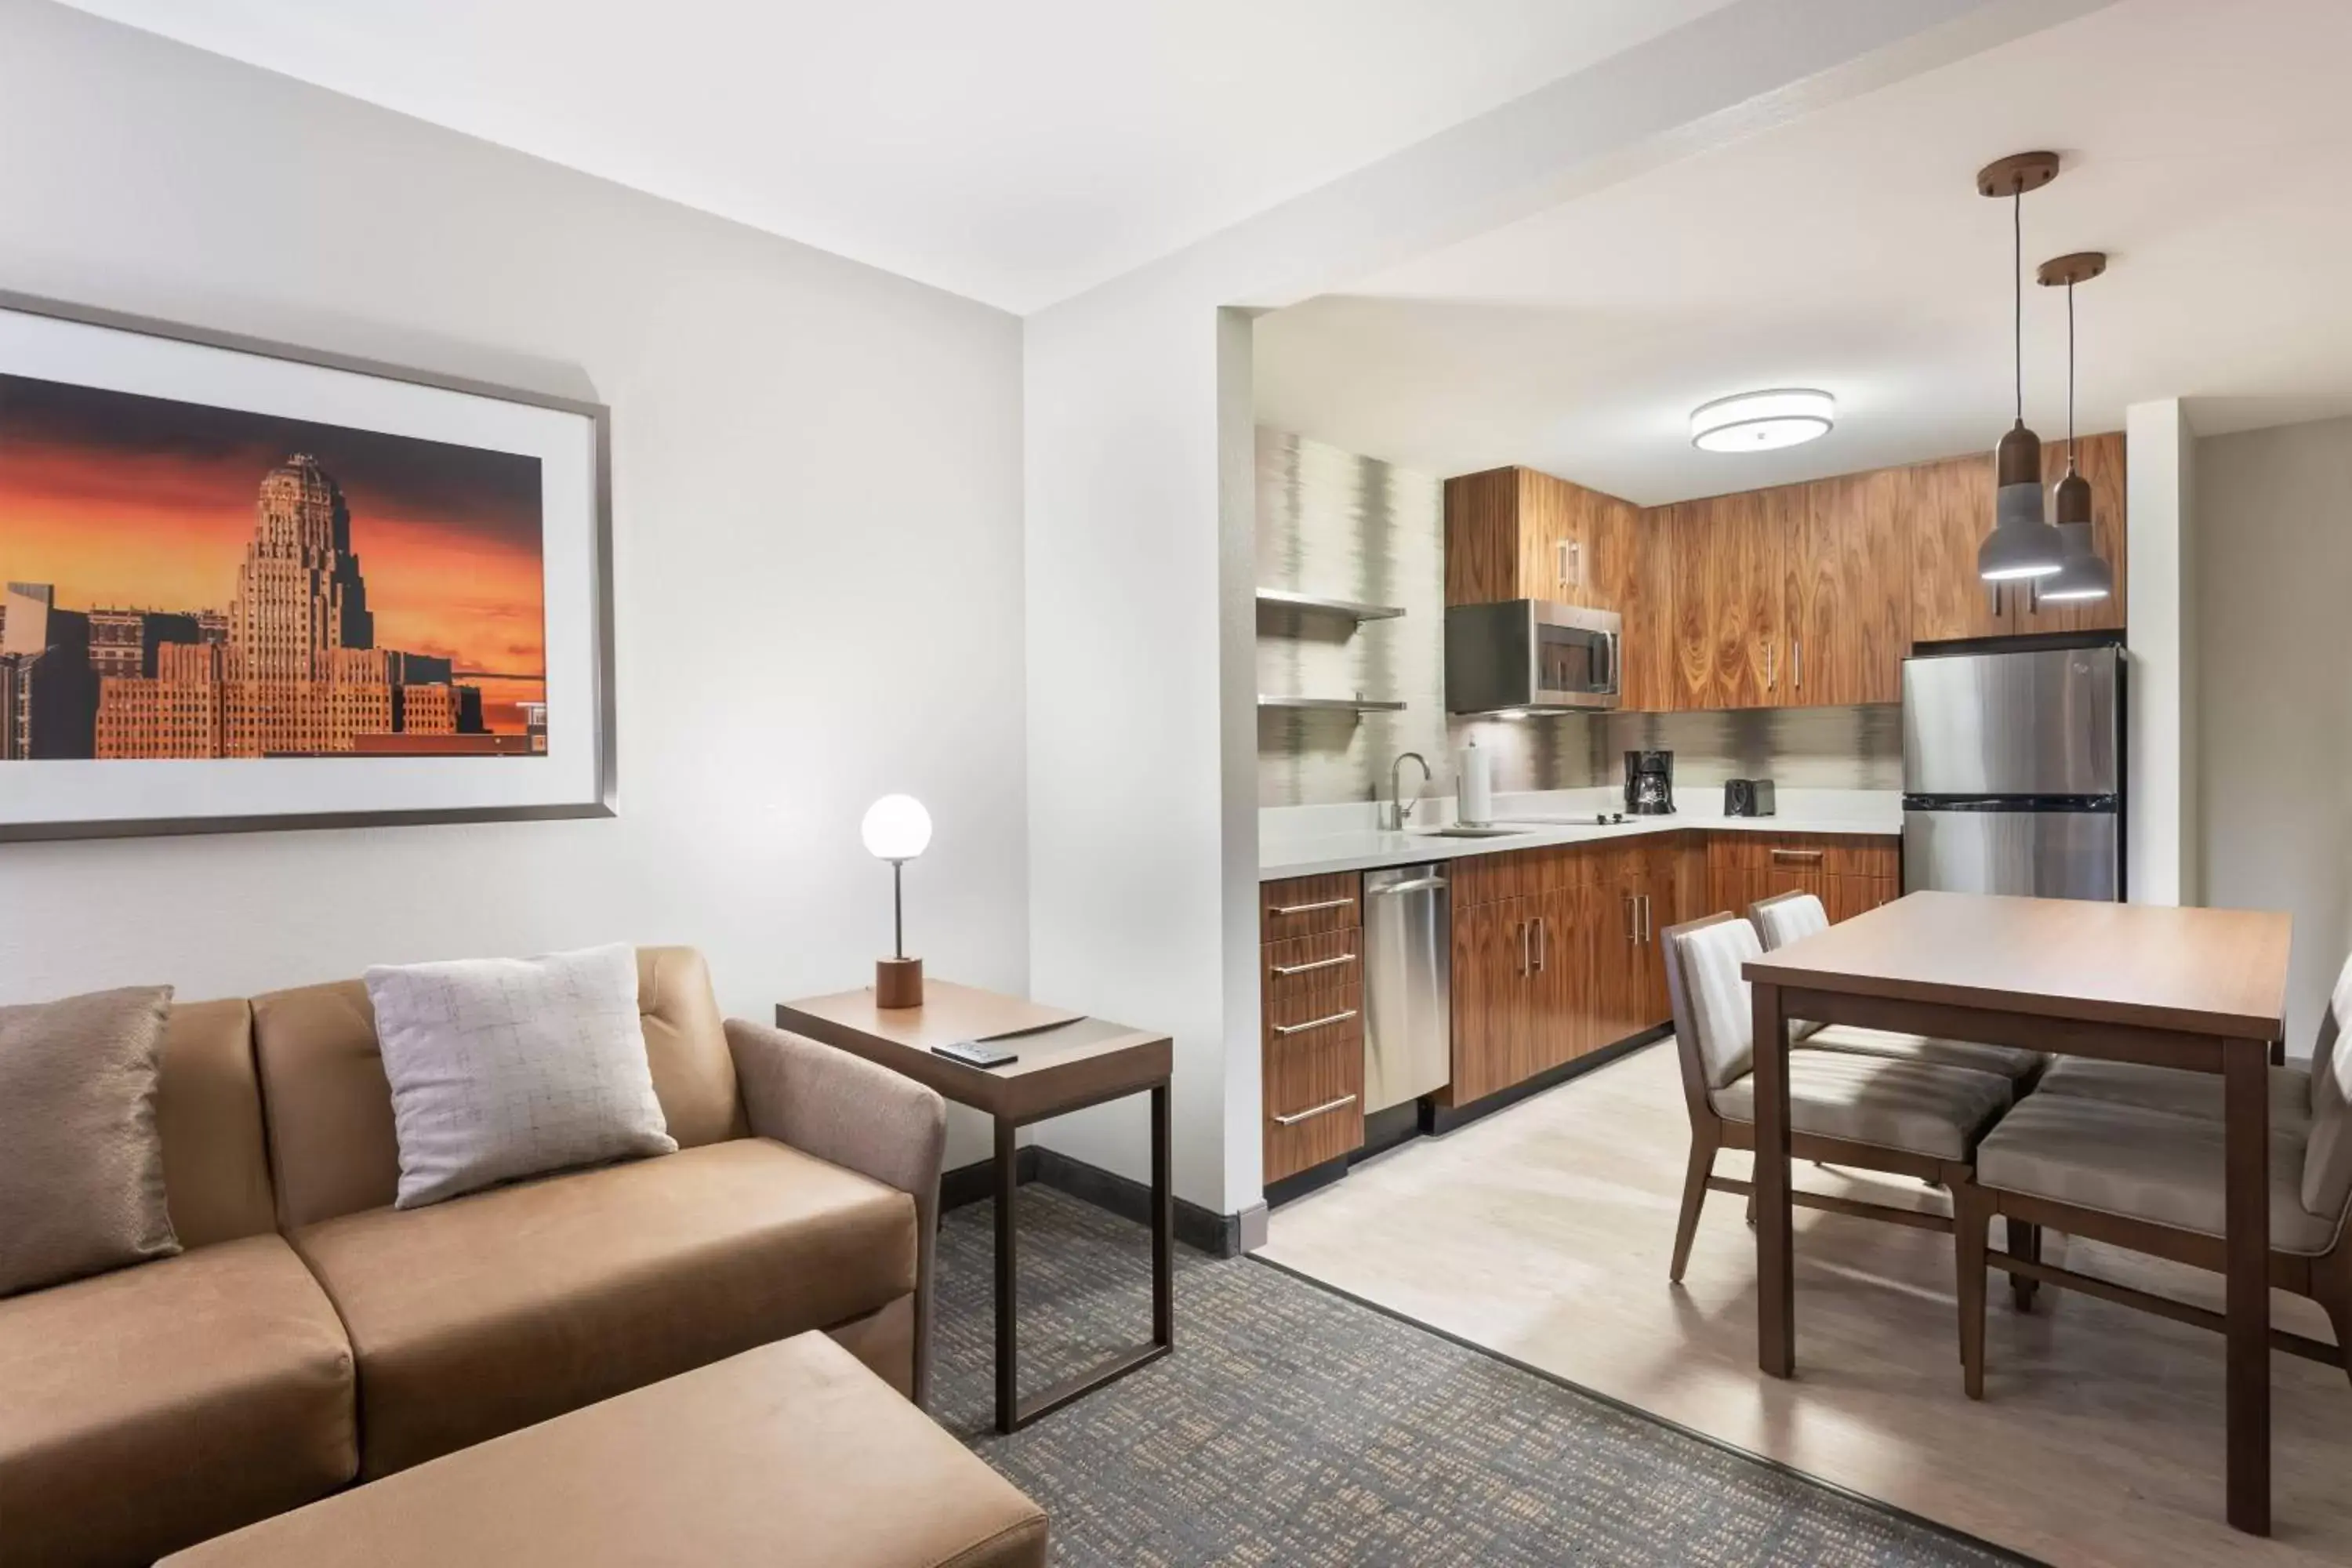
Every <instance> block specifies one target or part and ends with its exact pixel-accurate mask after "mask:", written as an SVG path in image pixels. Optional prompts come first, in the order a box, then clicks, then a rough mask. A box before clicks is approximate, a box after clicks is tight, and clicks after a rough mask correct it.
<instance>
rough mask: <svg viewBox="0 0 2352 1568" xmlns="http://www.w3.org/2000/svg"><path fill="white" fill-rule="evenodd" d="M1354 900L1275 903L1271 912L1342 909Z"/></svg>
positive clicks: (1290, 913)
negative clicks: (1315, 902)
mask: <svg viewBox="0 0 2352 1568" xmlns="http://www.w3.org/2000/svg"><path fill="white" fill-rule="evenodd" d="M1355 901H1356V900H1354V899H1352V898H1349V899H1325V900H1323V901H1322V902H1321V903H1319V904H1276V905H1275V906H1274V909H1273V910H1272V912H1273V913H1275V914H1277V915H1311V914H1314V913H1315V912H1316V911H1318V910H1344V909H1346V908H1348V907H1349V905H1351V904H1353V903H1354V902H1355Z"/></svg>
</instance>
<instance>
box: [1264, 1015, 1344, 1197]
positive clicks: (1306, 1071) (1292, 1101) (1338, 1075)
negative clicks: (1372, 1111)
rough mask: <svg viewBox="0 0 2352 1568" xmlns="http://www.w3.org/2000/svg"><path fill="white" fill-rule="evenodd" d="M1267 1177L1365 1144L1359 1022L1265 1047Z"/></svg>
mask: <svg viewBox="0 0 2352 1568" xmlns="http://www.w3.org/2000/svg"><path fill="white" fill-rule="evenodd" d="M1363 1143H1364V1042H1363V1034H1362V1031H1361V1028H1360V1026H1349V1027H1340V1028H1334V1029H1331V1030H1328V1031H1325V1032H1322V1033H1318V1034H1316V1035H1313V1036H1297V1037H1292V1038H1290V1039H1288V1040H1285V1041H1281V1042H1279V1043H1277V1044H1274V1045H1271V1046H1269V1047H1268V1049H1267V1056H1266V1065H1265V1180H1266V1181H1269V1182H1278V1181H1280V1180H1281V1179H1282V1178H1283V1177H1285V1176H1293V1175H1297V1173H1299V1172H1301V1171H1304V1170H1306V1169H1307V1167H1308V1166H1310V1165H1319V1164H1321V1163H1324V1162H1325V1161H1327V1160H1336V1159H1338V1158H1339V1156H1340V1155H1342V1154H1346V1153H1349V1152H1351V1151H1354V1150H1357V1149H1360V1148H1362V1147H1363Z"/></svg>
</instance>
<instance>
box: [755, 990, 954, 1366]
mask: <svg viewBox="0 0 2352 1568" xmlns="http://www.w3.org/2000/svg"><path fill="white" fill-rule="evenodd" d="M727 1045H728V1048H729V1049H730V1051H731V1052H732V1053H733V1054H734V1058H735V1077H736V1080H737V1082H738V1083H740V1085H741V1087H742V1094H743V1110H744V1113H745V1115H746V1116H747V1117H749V1119H750V1121H751V1131H753V1132H755V1133H757V1134H759V1135H760V1136H761V1137H762V1138H772V1139H774V1140H775V1141H776V1142H779V1143H788V1144H790V1145H792V1147H793V1148H795V1149H798V1150H800V1151H801V1152H803V1153H807V1154H814V1155H815V1156H816V1157H817V1158H818V1159H820V1160H824V1161H829V1162H830V1163H834V1164H835V1165H839V1166H842V1167H843V1168H844V1169H845V1170H851V1171H855V1172H856V1173H858V1174H859V1175H861V1176H868V1177H871V1178H872V1179H874V1180H875V1181H877V1182H880V1183H882V1184H884V1185H885V1186H890V1187H896V1188H897V1189H898V1191H900V1192H902V1193H905V1194H908V1196H910V1197H912V1198H913V1199H914V1200H915V1237H916V1241H915V1247H916V1253H915V1373H914V1375H915V1403H916V1404H917V1405H923V1406H925V1407H926V1408H928V1407H929V1398H930V1383H931V1273H932V1262H933V1255H934V1252H935V1250H936V1242H937V1237H938V1231H939V1217H940V1160H941V1159H942V1158H943V1156H944V1154H945V1152H946V1149H947V1101H945V1100H941V1099H940V1096H939V1094H938V1092H937V1091H936V1090H934V1089H927V1088H925V1087H924V1086H923V1085H921V1084H919V1083H917V1082H916V1081H915V1080H914V1079H910V1078H906V1077H902V1076H901V1075H899V1074H898V1073H895V1072H892V1071H891V1070H890V1069H889V1068H885V1067H877V1066H876V1065H875V1064H874V1063H872V1062H869V1061H866V1059H865V1058H862V1057H854V1056H851V1055H850V1054H849V1053H848V1052H847V1051H843V1050H836V1049H835V1048H834V1047H831V1046H827V1045H822V1044H819V1043H818V1042H817V1041H815V1040H812V1039H809V1038H808V1037H805V1036H802V1035H793V1034H787V1033H785V1032H784V1031H783V1030H782V1029H776V1028H771V1027H769V1026H767V1025H764V1024H754V1023H750V1022H748V1021H746V1020H744V1019H741V1018H730V1019H728V1020H727Z"/></svg>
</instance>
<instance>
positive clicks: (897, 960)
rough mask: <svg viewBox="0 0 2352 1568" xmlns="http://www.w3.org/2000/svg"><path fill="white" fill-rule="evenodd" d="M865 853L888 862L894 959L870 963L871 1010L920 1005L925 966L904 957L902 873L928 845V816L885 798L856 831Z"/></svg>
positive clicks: (905, 801) (903, 799) (912, 802)
mask: <svg viewBox="0 0 2352 1568" xmlns="http://www.w3.org/2000/svg"><path fill="white" fill-rule="evenodd" d="M857 831H858V834H859V836H860V837H863V838H864V839H865V840H866V853H867V854H869V855H871V856H873V857H874V858H876V859H877V860H887V861H889V862H890V934H891V947H892V951H893V952H895V953H896V954H897V956H896V957H893V958H882V959H877V960H876V961H875V963H874V1005H876V1006H877V1007H919V1006H921V1005H923V961H922V960H921V959H919V958H908V956H907V906H906V898H905V885H904V882H903V881H902V872H903V870H904V868H905V867H906V864H907V862H908V861H909V860H912V859H913V858H915V857H916V856H918V855H920V854H921V853H922V852H923V851H924V849H925V848H927V847H929V844H930V842H931V814H930V813H929V812H928V811H925V810H924V809H923V803H922V802H921V801H919V800H917V799H916V798H915V797H914V796H913V795H884V796H883V797H882V798H881V799H880V800H877V801H876V802H875V803H874V804H873V805H870V806H867V807H866V820H865V822H864V823H863V824H862V825H861V826H859V827H858V830H857Z"/></svg>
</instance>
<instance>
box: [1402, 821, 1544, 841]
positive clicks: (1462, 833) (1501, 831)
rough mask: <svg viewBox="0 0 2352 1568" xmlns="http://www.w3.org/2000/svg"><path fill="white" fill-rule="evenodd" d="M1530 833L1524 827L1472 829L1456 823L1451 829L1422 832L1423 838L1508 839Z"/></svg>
mask: <svg viewBox="0 0 2352 1568" xmlns="http://www.w3.org/2000/svg"><path fill="white" fill-rule="evenodd" d="M1528 831H1529V830H1528V829H1527V828H1524V827H1472V826H1468V825H1467V824H1465V823H1459V822H1457V823H1455V824H1454V826H1451V827H1426V828H1423V829H1421V830H1420V832H1421V836H1422V837H1423V838H1508V837H1512V836H1513V835H1514V834H1519V833H1526V832H1528Z"/></svg>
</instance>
